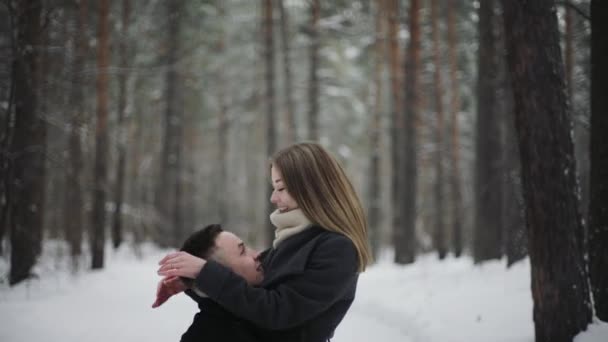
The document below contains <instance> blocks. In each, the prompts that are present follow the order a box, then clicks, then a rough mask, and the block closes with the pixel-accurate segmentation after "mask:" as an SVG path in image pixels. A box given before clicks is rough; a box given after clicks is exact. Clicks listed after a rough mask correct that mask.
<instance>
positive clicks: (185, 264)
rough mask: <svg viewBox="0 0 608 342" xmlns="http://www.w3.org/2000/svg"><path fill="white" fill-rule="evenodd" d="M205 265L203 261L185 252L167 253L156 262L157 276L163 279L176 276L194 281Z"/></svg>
mask: <svg viewBox="0 0 608 342" xmlns="http://www.w3.org/2000/svg"><path fill="white" fill-rule="evenodd" d="M206 263H207V261H206V260H205V259H201V258H197V257H195V256H193V255H191V254H188V253H186V252H175V253H169V254H167V255H166V256H165V257H164V258H163V259H162V260H161V261H159V262H158V264H159V265H160V268H159V269H158V274H159V275H161V276H165V277H167V276H177V277H185V278H190V279H194V278H196V276H198V274H199V273H200V272H201V269H202V268H203V266H205V264H206Z"/></svg>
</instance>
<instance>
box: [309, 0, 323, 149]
mask: <svg viewBox="0 0 608 342" xmlns="http://www.w3.org/2000/svg"><path fill="white" fill-rule="evenodd" d="M320 12H321V2H320V0H312V1H311V3H310V24H309V25H310V27H309V30H310V81H309V82H310V83H309V85H308V105H309V106H310V107H309V109H308V139H309V140H310V141H317V140H319V77H318V69H319V46H320V41H319V16H320Z"/></svg>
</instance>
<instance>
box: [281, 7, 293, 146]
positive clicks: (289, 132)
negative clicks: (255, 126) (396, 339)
mask: <svg viewBox="0 0 608 342" xmlns="http://www.w3.org/2000/svg"><path fill="white" fill-rule="evenodd" d="M284 2H285V0H278V1H277V5H278V7H279V15H280V17H281V45H282V47H283V73H284V74H285V75H284V77H285V85H284V88H285V135H286V136H287V143H293V142H295V141H296V140H297V139H296V137H297V134H296V117H295V115H296V114H295V104H294V101H293V80H292V75H291V46H290V42H289V17H288V15H287V11H286V10H285V4H284Z"/></svg>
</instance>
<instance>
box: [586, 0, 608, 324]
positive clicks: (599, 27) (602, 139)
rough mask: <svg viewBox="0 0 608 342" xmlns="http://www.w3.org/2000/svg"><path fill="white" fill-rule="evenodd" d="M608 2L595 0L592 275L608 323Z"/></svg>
mask: <svg viewBox="0 0 608 342" xmlns="http://www.w3.org/2000/svg"><path fill="white" fill-rule="evenodd" d="M606 15H608V3H607V2H606V1H599V0H591V177H590V178H591V181H590V187H589V189H590V192H591V193H590V204H589V273H590V278H591V289H592V291H593V301H594V303H595V313H596V316H597V317H598V318H599V319H601V320H602V321H605V322H608V275H607V274H606V270H608V249H607V248H606V246H608V208H607V207H606V203H608V136H607V135H606V132H607V131H608V99H607V98H606V94H605V89H606V87H607V86H608V64H606V56H607V55H608V23H607V22H606Z"/></svg>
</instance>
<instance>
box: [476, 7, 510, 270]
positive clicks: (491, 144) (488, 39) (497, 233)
mask: <svg viewBox="0 0 608 342" xmlns="http://www.w3.org/2000/svg"><path fill="white" fill-rule="evenodd" d="M495 28H496V15H495V2H494V1H492V0H487V1H482V2H481V3H480V6H479V51H478V83H477V94H478V95H477V128H476V130H477V138H476V141H475V149H476V153H475V155H476V161H475V225H474V234H473V238H474V240H473V257H474V259H475V262H482V261H486V260H491V259H500V257H501V256H502V251H501V235H502V230H503V229H502V221H501V219H497V218H502V199H503V198H502V196H503V195H502V177H501V175H502V172H503V170H502V169H503V162H502V145H501V143H502V137H501V130H500V113H499V111H498V106H497V99H496V91H497V89H498V87H497V79H496V75H497V73H498V52H497V44H496V41H497V37H496V34H495Z"/></svg>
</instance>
